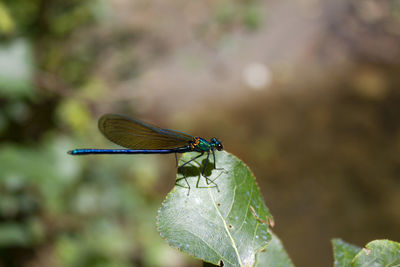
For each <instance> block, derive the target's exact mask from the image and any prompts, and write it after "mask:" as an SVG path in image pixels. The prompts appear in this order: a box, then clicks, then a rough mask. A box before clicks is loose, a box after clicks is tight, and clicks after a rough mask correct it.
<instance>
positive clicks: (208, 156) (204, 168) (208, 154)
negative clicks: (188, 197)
mask: <svg viewBox="0 0 400 267" xmlns="http://www.w3.org/2000/svg"><path fill="white" fill-rule="evenodd" d="M209 158H210V152H207V158H206V161H205V162H204V165H203V169H202V170H201V175H203V176H204V171H205V170H206V166H207V163H208V159H209ZM204 177H205V176H204Z"/></svg>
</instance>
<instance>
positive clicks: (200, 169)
mask: <svg viewBox="0 0 400 267" xmlns="http://www.w3.org/2000/svg"><path fill="white" fill-rule="evenodd" d="M194 163H196V164H194ZM196 165H197V166H196ZM214 169H216V168H215V164H214V163H212V162H210V161H209V160H207V159H203V160H202V162H201V164H200V163H198V162H197V161H192V162H190V163H189V164H186V165H185V166H182V167H179V168H178V174H180V175H182V177H180V178H178V179H176V182H175V184H176V185H177V186H180V187H183V188H187V189H188V193H187V195H189V192H190V189H191V187H190V184H189V182H188V180H187V179H188V178H191V177H196V178H197V181H196V188H216V189H217V191H218V192H219V188H218V185H217V184H216V183H215V180H217V179H218V177H219V176H220V175H221V174H222V173H221V174H220V175H218V176H217V177H216V178H215V179H213V180H212V179H210V178H209V176H211V174H212V171H213V170H214ZM216 170H220V168H218V169H216ZM202 173H203V175H202ZM202 176H203V177H204V178H205V182H206V185H205V186H202V185H199V183H200V179H201V177H202ZM182 180H183V181H185V183H184V184H182ZM209 185H212V186H209Z"/></svg>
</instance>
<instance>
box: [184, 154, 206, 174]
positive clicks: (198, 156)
mask: <svg viewBox="0 0 400 267" xmlns="http://www.w3.org/2000/svg"><path fill="white" fill-rule="evenodd" d="M203 154H204V152H201V153H200V154H199V155H197V156H196V157H194V158H192V159H191V160H188V161H186V162H185V163H183V164H182V165H181V166H179V167H178V169H179V170H182V168H183V166H185V165H186V164H188V163H190V162H192V161H194V160H196V159H198V158H200V157H201V156H203Z"/></svg>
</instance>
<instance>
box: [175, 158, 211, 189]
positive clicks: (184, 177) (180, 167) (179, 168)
mask: <svg viewBox="0 0 400 267" xmlns="http://www.w3.org/2000/svg"><path fill="white" fill-rule="evenodd" d="M203 154H204V152H203V153H200V154H199V155H197V156H196V157H194V158H192V159H191V160H189V161H187V162H185V163H183V164H182V165H181V166H179V167H178V170H180V171H182V174H183V178H180V179H177V180H176V181H177V182H178V181H180V180H182V179H184V180H185V182H186V184H187V186H188V187H187V188H188V193H187V195H189V192H190V185H189V182H188V180H187V179H186V175H185V173H183V169H182V168H183V167H184V166H185V165H187V164H189V163H190V162H192V161H194V160H196V159H197V158H200V157H201V156H203ZM175 156H176V153H175Z"/></svg>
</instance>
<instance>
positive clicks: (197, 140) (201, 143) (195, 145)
mask: <svg viewBox="0 0 400 267" xmlns="http://www.w3.org/2000/svg"><path fill="white" fill-rule="evenodd" d="M189 147H190V150H192V151H198V152H208V151H210V150H214V149H217V150H218V151H221V150H222V149H223V146H222V143H221V142H220V141H219V140H218V139H217V138H212V139H211V140H210V142H208V141H207V140H205V139H203V138H201V137H197V136H196V137H193V141H191V142H190V143H189Z"/></svg>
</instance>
